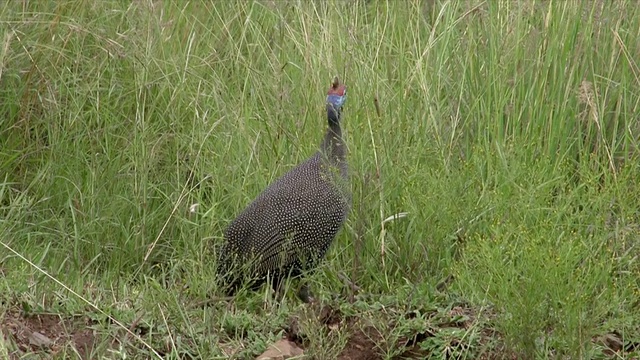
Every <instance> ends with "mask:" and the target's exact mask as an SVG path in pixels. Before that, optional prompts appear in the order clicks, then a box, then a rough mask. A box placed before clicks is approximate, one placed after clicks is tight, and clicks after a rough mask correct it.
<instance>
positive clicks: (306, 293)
mask: <svg viewBox="0 0 640 360" xmlns="http://www.w3.org/2000/svg"><path fill="white" fill-rule="evenodd" d="M298 299H300V300H302V302H304V303H306V304H311V303H314V302H316V298H315V296H313V293H312V292H311V289H309V285H307V284H306V283H304V282H303V283H302V284H301V285H300V289H299V290H298Z"/></svg>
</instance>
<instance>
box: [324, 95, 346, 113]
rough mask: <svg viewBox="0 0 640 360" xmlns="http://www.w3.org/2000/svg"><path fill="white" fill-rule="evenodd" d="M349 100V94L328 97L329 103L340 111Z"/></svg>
mask: <svg viewBox="0 0 640 360" xmlns="http://www.w3.org/2000/svg"><path fill="white" fill-rule="evenodd" d="M346 100H347V94H346V93H345V94H344V95H342V96H340V95H328V96H327V102H328V103H330V104H332V105H333V106H334V107H335V108H336V109H340V108H341V107H342V105H344V102H345V101H346Z"/></svg>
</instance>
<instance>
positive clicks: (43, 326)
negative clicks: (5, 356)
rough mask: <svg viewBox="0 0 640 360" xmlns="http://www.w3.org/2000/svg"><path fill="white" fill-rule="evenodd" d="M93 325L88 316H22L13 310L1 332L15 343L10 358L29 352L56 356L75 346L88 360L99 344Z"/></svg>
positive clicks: (4, 317) (2, 325)
mask: <svg viewBox="0 0 640 360" xmlns="http://www.w3.org/2000/svg"><path fill="white" fill-rule="evenodd" d="M92 325H94V324H93V322H92V321H91V320H90V319H88V318H86V317H72V318H63V317H61V316H60V315H56V314H35V315H27V316H23V314H22V312H21V311H19V310H17V309H11V310H9V311H8V312H6V313H5V314H4V316H3V317H2V319H0V329H1V330H2V334H3V335H4V336H5V338H6V340H7V341H9V342H12V343H13V344H14V345H15V346H13V351H12V352H11V353H10V354H9V356H10V358H11V359H18V358H21V357H22V356H23V355H24V354H26V353H47V354H52V355H53V354H56V353H58V352H60V351H62V350H63V349H65V348H66V347H67V346H72V347H73V348H74V349H75V351H76V352H77V353H78V355H79V356H80V357H81V358H82V359H89V358H90V356H91V352H92V350H93V347H94V345H95V343H96V334H95V331H94V330H93V328H92Z"/></svg>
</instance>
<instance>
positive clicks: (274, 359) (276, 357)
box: [256, 339, 303, 360]
mask: <svg viewBox="0 0 640 360" xmlns="http://www.w3.org/2000/svg"><path fill="white" fill-rule="evenodd" d="M302 354H303V351H302V349H300V348H299V347H298V345H296V343H294V342H292V341H289V340H286V339H282V340H280V341H278V342H276V343H275V344H273V345H271V346H270V347H269V348H268V349H267V351H265V352H264V353H262V355H260V356H258V357H257V358H256V360H284V359H289V358H292V357H294V356H300V355H302Z"/></svg>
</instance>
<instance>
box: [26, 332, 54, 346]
mask: <svg viewBox="0 0 640 360" xmlns="http://www.w3.org/2000/svg"><path fill="white" fill-rule="evenodd" d="M29 344H31V345H33V346H36V347H49V346H51V345H52V344H53V341H51V339H49V338H48V337H46V336H45V335H42V334H41V333H39V332H37V331H35V332H32V333H31V335H29Z"/></svg>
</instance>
